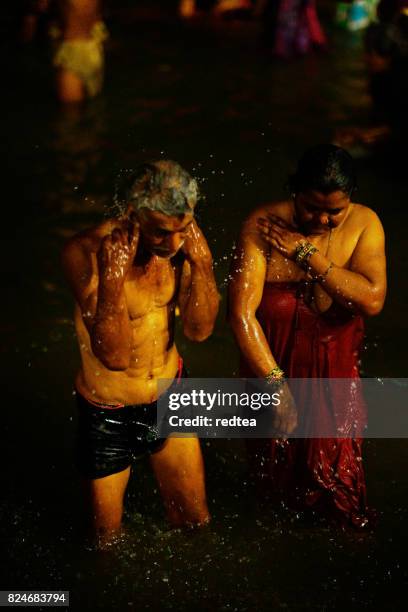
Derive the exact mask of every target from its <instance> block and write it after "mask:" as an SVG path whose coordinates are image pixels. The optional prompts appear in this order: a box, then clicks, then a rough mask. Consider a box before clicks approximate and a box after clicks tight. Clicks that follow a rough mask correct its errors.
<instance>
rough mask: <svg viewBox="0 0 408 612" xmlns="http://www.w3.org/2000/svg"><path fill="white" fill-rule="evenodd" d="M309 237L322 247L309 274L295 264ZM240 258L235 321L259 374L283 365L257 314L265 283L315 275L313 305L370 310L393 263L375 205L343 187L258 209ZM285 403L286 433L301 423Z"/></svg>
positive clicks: (282, 424) (281, 421) (377, 304)
mask: <svg viewBox="0 0 408 612" xmlns="http://www.w3.org/2000/svg"><path fill="white" fill-rule="evenodd" d="M305 241H308V242H311V243H312V244H313V245H315V246H316V247H317V249H318V251H317V252H316V253H315V254H313V255H312V256H311V258H310V259H309V266H310V272H309V274H308V275H306V273H305V271H304V270H303V269H302V268H301V267H299V266H298V265H297V264H296V262H295V256H296V248H297V247H298V245H299V244H301V243H303V242H305ZM237 256H238V257H237V259H235V260H234V264H233V269H232V281H231V283H230V287H229V300H230V321H231V325H232V328H233V331H234V334H235V337H236V339H237V342H238V344H239V347H240V350H241V352H242V354H243V355H245V360H246V361H247V362H248V364H249V366H250V367H251V369H252V371H253V372H254V373H255V374H256V375H257V376H260V377H264V376H266V375H267V374H268V373H269V372H271V370H272V369H273V368H275V367H276V366H277V365H279V364H277V363H276V360H275V358H274V356H273V355H272V353H271V350H270V348H269V345H268V343H267V341H266V338H265V335H264V333H263V330H262V328H261V326H260V324H259V322H258V320H257V318H256V311H257V309H258V306H259V304H260V302H261V299H262V294H263V288H264V284H265V282H268V283H274V282H299V281H302V280H305V279H306V277H308V278H307V279H308V280H311V279H312V278H314V279H315V282H314V283H313V291H314V296H313V297H314V300H313V307H314V308H316V309H317V310H318V311H319V312H324V311H326V310H327V309H328V308H330V306H331V304H332V302H333V301H335V302H337V303H339V304H341V305H342V306H344V307H345V308H347V309H350V310H352V311H354V312H359V313H361V314H363V315H366V316H369V315H375V314H377V313H379V312H380V311H381V309H382V307H383V304H384V299H385V293H386V269H385V248H384V232H383V228H382V225H381V222H380V220H379V219H378V217H377V215H376V214H375V213H374V211H372V210H370V209H369V208H367V207H366V206H363V205H361V204H353V203H351V202H350V199H349V197H348V196H347V194H345V193H343V192H342V191H335V192H333V193H331V194H328V195H325V194H322V193H318V192H314V191H312V192H307V193H300V194H297V196H296V197H295V199H294V200H293V201H292V200H290V201H284V202H276V203H272V204H266V205H264V206H261V207H259V208H258V209H257V210H256V211H254V212H253V213H252V214H251V215H250V216H249V217H248V219H247V220H246V221H245V223H244V225H243V227H242V230H241V235H240V240H239V245H238V250H237ZM330 266H331V267H330ZM329 267H330V269H329ZM328 269H329V272H328V273H327V274H326V272H327V270H328ZM281 406H282V410H281V414H278V415H277V423H278V426H279V429H280V430H281V431H283V432H284V433H290V432H291V431H293V429H294V428H295V426H296V415H295V414H294V410H293V405H292V402H291V398H289V399H288V404H287V405H286V404H285V402H283V403H282V404H281Z"/></svg>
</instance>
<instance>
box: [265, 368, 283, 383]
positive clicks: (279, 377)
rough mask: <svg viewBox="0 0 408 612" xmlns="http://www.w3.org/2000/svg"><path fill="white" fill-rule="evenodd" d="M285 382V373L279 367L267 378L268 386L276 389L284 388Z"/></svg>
mask: <svg viewBox="0 0 408 612" xmlns="http://www.w3.org/2000/svg"><path fill="white" fill-rule="evenodd" d="M285 380H286V378H285V372H284V371H283V370H282V369H281V368H280V367H279V366H276V367H275V368H273V369H272V370H271V371H270V372H269V374H267V375H266V376H265V381H266V384H267V385H271V386H274V387H280V386H282V385H283V383H284V382H285Z"/></svg>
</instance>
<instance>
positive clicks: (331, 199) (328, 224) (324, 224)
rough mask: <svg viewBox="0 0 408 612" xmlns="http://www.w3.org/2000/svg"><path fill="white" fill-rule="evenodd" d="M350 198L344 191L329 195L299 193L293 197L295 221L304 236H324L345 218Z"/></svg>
mask: <svg viewBox="0 0 408 612" xmlns="http://www.w3.org/2000/svg"><path fill="white" fill-rule="evenodd" d="M349 207H350V196H349V195H347V194H346V193H344V191H333V192H332V193H329V194H324V193H320V192H319V191H306V192H300V193H298V194H297V195H296V197H295V210H296V221H297V222H298V224H299V226H300V227H301V228H302V230H303V231H305V233H306V234H324V233H325V232H327V231H329V230H330V229H332V228H335V227H337V226H338V225H340V224H341V223H342V221H343V220H344V219H345V218H346V215H347V212H348V210H349Z"/></svg>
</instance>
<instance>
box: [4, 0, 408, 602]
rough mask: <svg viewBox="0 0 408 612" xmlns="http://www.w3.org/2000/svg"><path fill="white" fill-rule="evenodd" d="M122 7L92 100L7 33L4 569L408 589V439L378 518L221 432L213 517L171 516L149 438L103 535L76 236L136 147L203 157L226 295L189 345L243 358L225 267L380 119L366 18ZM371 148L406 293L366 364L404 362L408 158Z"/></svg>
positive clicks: (395, 292)
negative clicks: (82, 413) (303, 492)
mask: <svg viewBox="0 0 408 612" xmlns="http://www.w3.org/2000/svg"><path fill="white" fill-rule="evenodd" d="M128 4H129V3H128ZM110 29H111V40H110V42H109V44H108V54H107V76H106V86H105V90H104V93H103V94H102V95H101V96H100V97H99V98H98V99H97V100H95V101H93V102H92V103H91V104H89V105H87V106H86V107H84V108H83V109H81V110H80V111H79V112H67V111H62V110H61V109H60V108H59V107H58V106H57V105H56V103H55V102H54V99H53V96H52V84H51V80H50V72H49V69H48V68H47V56H46V53H45V50H44V49H43V48H42V47H41V46H34V47H33V48H29V49H25V50H21V49H20V50H19V49H17V47H16V46H15V45H13V44H10V43H8V44H7V45H6V44H5V42H4V40H5V38H7V36H6V33H5V32H4V31H3V43H2V53H1V67H2V80H3V85H4V86H5V87H4V90H3V94H2V103H3V106H4V109H5V110H4V111H3V114H2V119H3V126H2V132H1V135H2V138H1V148H2V149H3V151H4V153H5V154H6V158H7V161H6V162H4V164H3V169H4V176H3V180H2V183H1V190H2V201H3V204H2V216H3V225H2V238H3V241H2V242H3V245H4V246H3V257H2V269H1V278H2V296H3V297H2V308H3V314H2V318H1V321H0V324H1V327H2V332H3V343H2V345H1V369H2V372H3V373H4V381H3V388H2V397H3V402H2V419H1V422H2V439H1V443H0V452H1V455H2V470H1V501H0V537H1V541H2V545H3V551H2V554H1V565H2V569H1V584H0V588H1V589H42V590H44V589H64V590H69V591H70V592H71V608H72V609H74V610H81V609H89V610H90V609H93V608H95V609H105V610H120V611H123V610H144V609H146V610H149V609H151V610H156V609H157V610H159V609H164V610H166V609H174V610H187V609H196V610H201V609H202V610H206V609H211V608H213V609H217V610H225V611H232V610H239V611H241V610H242V611H244V610H251V611H252V610H271V609H287V610H297V609H311V610H322V611H323V610H334V609H339V610H344V609H345V608H346V606H347V608H350V609H354V608H356V609H357V608H358V609H375V608H379V607H383V606H387V608H388V609H389V610H397V609H398V610H399V609H401V610H402V609H405V605H404V600H405V589H406V586H407V573H408V568H407V561H406V558H407V555H406V548H407V544H408V536H407V529H406V525H407V520H408V509H407V500H408V479H407V473H408V442H407V441H406V440H367V441H366V443H365V459H366V470H367V480H368V492H369V501H370V503H371V504H372V505H373V506H374V507H375V508H377V510H378V512H379V514H380V524H379V527H378V530H377V532H376V533H375V534H373V535H365V536H361V535H356V534H350V533H343V532H339V531H336V530H335V529H333V528H329V527H327V526H321V525H308V524H306V523H305V522H304V521H302V520H301V517H299V516H298V515H296V514H295V513H291V512H289V511H287V510H285V509H284V508H279V507H276V506H272V505H270V504H268V503H260V502H259V501H257V499H256V496H255V491H254V486H253V484H252V482H251V479H250V476H249V469H248V465H247V462H246V455H245V449H244V444H243V442H242V441H240V440H231V441H228V440H219V441H207V442H204V443H203V450H204V454H205V462H206V468H207V479H208V499H209V504H210V510H211V513H212V516H213V521H212V524H211V526H209V527H208V528H206V529H204V530H202V531H199V532H193V533H190V532H178V531H171V530H169V529H168V526H167V524H166V521H165V518H164V513H163V509H162V505H161V501H160V498H159V495H158V492H157V489H156V485H155V483H154V480H153V478H152V475H151V474H150V471H149V466H148V464H147V462H146V461H143V460H142V461H139V462H138V463H137V464H136V465H135V466H134V472H133V477H132V480H131V484H130V487H129V491H128V496H127V505H126V508H127V510H126V517H125V525H126V527H127V535H126V537H125V538H124V540H123V541H121V542H118V543H117V544H116V545H115V546H113V547H112V549H111V550H109V551H108V552H106V553H97V552H95V551H93V550H92V549H91V548H89V547H87V546H84V545H83V544H82V543H81V541H80V539H79V537H78V527H79V526H80V524H81V521H82V516H81V492H80V487H79V478H78V475H77V473H76V471H75V468H74V465H73V459H72V453H73V443H74V432H75V424H76V413H75V405H74V401H73V378H74V374H75V371H76V369H77V367H78V361H79V356H78V352H77V348H76V339H75V335H74V328H73V323H72V299H71V296H70V294H69V291H68V289H67V287H66V285H65V283H64V279H63V276H62V272H61V269H60V263H59V257H60V252H61V247H62V245H63V242H64V240H65V239H66V238H67V237H69V236H71V235H72V234H73V233H75V232H77V231H78V230H80V229H82V228H84V227H87V226H90V225H93V224H96V223H98V222H99V220H100V219H101V218H102V217H103V216H104V215H106V214H107V211H108V210H109V206H110V205H111V204H112V198H113V186H114V182H115V178H116V177H117V175H118V173H119V171H120V170H121V169H123V168H132V167H134V165H136V164H137V163H138V162H140V161H143V160H146V159H152V158H159V157H169V158H172V159H176V160H178V161H179V162H181V163H182V164H183V165H185V167H186V168H187V169H188V170H190V171H191V172H192V173H193V174H195V175H196V176H197V177H199V178H200V183H201V188H202V191H203V193H204V195H205V198H204V199H203V200H202V201H201V204H200V207H199V213H198V214H199V222H200V224H201V225H202V227H203V228H204V230H205V232H206V234H207V236H208V238H209V243H210V245H211V248H212V250H213V254H214V259H215V262H216V274H217V280H218V282H219V286H220V289H221V292H222V298H223V301H222V309H221V313H220V316H219V319H218V324H217V328H216V331H215V333H214V335H213V336H212V337H211V339H209V340H208V341H206V342H205V343H203V344H200V345H193V344H192V343H189V342H188V341H186V340H185V339H183V337H181V336H180V337H179V342H178V343H179V348H180V351H181V352H182V354H183V356H184V358H185V361H186V364H187V366H188V368H189V371H190V373H191V375H192V376H195V377H208V376H220V377H221V376H225V377H229V376H234V375H236V373H237V364H238V354H237V350H236V347H235V344H234V341H233V339H232V336H231V332H230V330H229V328H228V327H227V325H226V323H225V288H226V281H227V276H228V266H229V260H230V257H231V253H232V252H233V247H234V241H235V239H236V237H237V234H238V231H239V227H240V224H241V222H242V220H243V219H244V218H245V216H246V215H247V213H248V212H249V211H250V210H251V209H252V208H253V207H254V206H255V205H256V204H258V203H260V202H262V201H267V200H271V199H275V198H281V197H282V196H284V194H285V187H284V185H285V181H286V177H287V175H288V174H289V173H290V172H291V171H292V170H293V166H294V163H295V161H296V159H297V158H298V156H299V155H300V154H301V153H302V151H303V150H304V149H305V148H306V147H307V146H309V145H311V144H315V143H318V142H323V141H327V140H328V139H330V138H331V136H332V134H333V130H334V128H335V127H336V126H341V125H346V124H348V123H350V122H353V121H356V122H358V121H360V122H367V121H368V115H369V109H370V99H369V97H368V95H367V82H366V77H365V71H364V62H363V55H362V41H361V37H360V36H359V35H351V34H347V33H341V32H340V33H338V32H331V47H330V50H329V52H328V53H327V54H324V55H314V56H310V57H307V58H301V59H296V60H292V61H290V62H288V63H280V62H276V61H274V60H272V59H271V58H270V57H269V56H268V55H267V54H265V53H264V51H263V50H262V48H261V47H260V45H259V37H258V35H259V32H258V30H257V26H256V25H255V24H253V23H241V24H230V25H228V27H227V26H225V25H223V26H220V25H214V24H213V25H211V24H209V23H201V24H195V25H191V26H190V27H185V26H182V25H180V24H177V23H175V22H173V21H171V20H169V19H161V20H150V19H147V18H145V19H143V20H137V19H132V15H131V14H130V13H128V12H126V13H121V14H118V16H116V17H115V15H112V22H111V24H110ZM357 168H358V174H359V190H358V196H357V197H358V201H361V202H363V203H365V204H368V205H370V206H371V207H373V208H374V209H375V210H376V211H377V212H378V213H379V214H380V216H381V218H382V220H383V222H384V225H385V228H386V233H387V237H388V240H387V254H388V261H389V295H388V299H387V303H386V306H385V308H384V311H383V313H382V314H381V315H380V316H378V317H377V318H375V319H373V320H370V321H369V322H368V326H367V339H366V343H365V350H364V355H363V373H364V375H366V376H391V377H397V376H400V377H402V376H404V375H405V373H406V361H405V354H406V343H407V338H408V334H407V326H408V319H407V316H406V297H407V281H406V279H407V272H408V260H407V256H406V227H407V220H408V216H407V189H406V177H405V176H404V173H403V172H401V171H398V170H397V169H396V165H395V163H394V160H393V159H392V156H390V153H389V152H387V153H386V154H383V155H379V156H377V157H369V158H359V159H358V160H357ZM404 185H405V186H404ZM384 410H386V406H384Z"/></svg>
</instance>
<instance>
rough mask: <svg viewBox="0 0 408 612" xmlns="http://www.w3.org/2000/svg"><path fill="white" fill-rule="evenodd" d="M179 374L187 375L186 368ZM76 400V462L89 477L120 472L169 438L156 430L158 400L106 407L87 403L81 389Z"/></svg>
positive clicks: (155, 450) (160, 446)
mask: <svg viewBox="0 0 408 612" xmlns="http://www.w3.org/2000/svg"><path fill="white" fill-rule="evenodd" d="M180 376H181V377H183V378H184V377H186V376H187V373H186V371H185V369H184V368H182V370H181V373H180V375H179V377H180ZM179 377H178V378H176V379H175V380H174V382H173V384H172V386H173V385H176V384H177V380H178V379H179ZM76 399H77V406H78V411H79V416H78V435H77V445H76V463H77V467H78V469H79V471H80V472H81V474H82V475H83V476H85V477H86V478H92V479H94V478H102V477H103V476H109V475H110V474H116V473H117V472H121V471H122V470H124V469H125V468H127V467H128V466H129V465H131V463H132V461H133V460H135V459H137V458H138V457H141V456H142V455H145V454H147V453H149V454H152V453H155V452H157V451H158V450H160V449H161V448H162V447H163V446H164V444H165V442H166V438H160V437H159V432H158V429H157V402H152V403H151V404H135V405H130V406H123V407H119V408H116V407H106V406H105V407H104V406H103V404H100V405H97V404H95V403H91V402H88V401H87V400H86V399H85V398H84V397H83V396H82V395H81V394H80V393H78V391H77V394H76Z"/></svg>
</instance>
